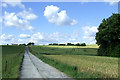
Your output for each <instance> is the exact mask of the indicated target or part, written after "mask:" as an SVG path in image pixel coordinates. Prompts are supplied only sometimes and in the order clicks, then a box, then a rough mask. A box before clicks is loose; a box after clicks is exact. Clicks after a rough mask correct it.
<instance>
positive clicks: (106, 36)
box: [96, 14, 120, 56]
mask: <svg viewBox="0 0 120 80" xmlns="http://www.w3.org/2000/svg"><path fill="white" fill-rule="evenodd" d="M96 41H97V44H98V45H99V46H100V47H99V49H98V55H101V56H119V55H120V14H113V15H112V16H111V17H109V18H107V19H103V20H102V23H101V24H100V25H99V28H98V32H97V33H96Z"/></svg>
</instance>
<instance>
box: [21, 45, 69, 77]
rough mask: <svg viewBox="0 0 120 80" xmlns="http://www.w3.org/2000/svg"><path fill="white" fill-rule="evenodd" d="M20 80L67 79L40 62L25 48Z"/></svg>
mask: <svg viewBox="0 0 120 80" xmlns="http://www.w3.org/2000/svg"><path fill="white" fill-rule="evenodd" d="M20 78H69V77H68V76H66V75H65V74H64V73H62V72H60V71H58V70H57V69H56V68H54V67H52V66H50V65H48V64H46V63H44V62H42V61H41V60H40V59H38V58H37V57H36V56H34V55H33V54H31V53H30V52H29V50H28V47H26V48H25V54H24V59H23V64H22V69H21V74H20Z"/></svg>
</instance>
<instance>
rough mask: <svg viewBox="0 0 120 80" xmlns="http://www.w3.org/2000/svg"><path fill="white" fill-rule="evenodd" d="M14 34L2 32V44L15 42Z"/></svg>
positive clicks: (0, 38)
mask: <svg viewBox="0 0 120 80" xmlns="http://www.w3.org/2000/svg"><path fill="white" fill-rule="evenodd" d="M14 40H15V38H14V36H13V35H6V34H2V35H1V36H0V44H11V43H14Z"/></svg>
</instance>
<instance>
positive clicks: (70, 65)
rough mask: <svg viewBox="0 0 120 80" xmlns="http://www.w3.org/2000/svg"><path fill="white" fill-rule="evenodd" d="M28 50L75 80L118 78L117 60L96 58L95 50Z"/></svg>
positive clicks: (46, 47)
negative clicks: (75, 79)
mask: <svg viewBox="0 0 120 80" xmlns="http://www.w3.org/2000/svg"><path fill="white" fill-rule="evenodd" d="M66 47H68V46H66ZM30 49H31V51H32V53H34V54H35V55H36V56H37V57H39V58H40V59H42V60H43V61H44V62H46V63H48V64H50V65H52V66H54V67H56V68H57V69H59V70H61V71H63V72H65V73H66V74H68V75H70V76H72V77H75V78H117V77H118V58H113V57H101V56H96V54H97V52H96V49H95V48H79V49H78V48H74V50H72V49H73V48H69V47H68V48H56V47H50V46H49V47H48V46H31V47H30ZM77 50H78V51H77ZM86 50H87V51H86ZM69 54H70V55H69ZM75 68H76V69H75Z"/></svg>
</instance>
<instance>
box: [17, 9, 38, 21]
mask: <svg viewBox="0 0 120 80" xmlns="http://www.w3.org/2000/svg"><path fill="white" fill-rule="evenodd" d="M17 15H18V16H19V17H22V18H23V19H25V20H34V19H36V18H37V16H36V15H35V14H34V13H32V12H31V11H30V10H29V11H25V10H24V11H22V12H19V13H18V14H17Z"/></svg>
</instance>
